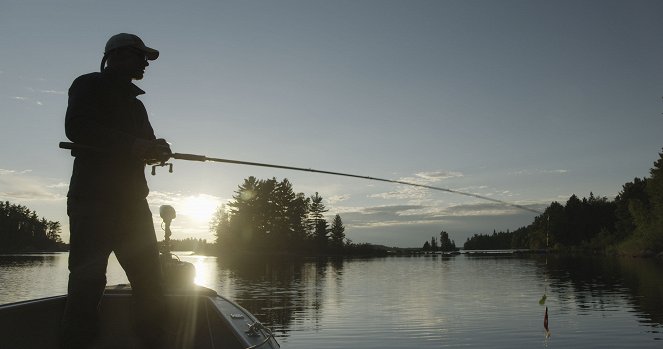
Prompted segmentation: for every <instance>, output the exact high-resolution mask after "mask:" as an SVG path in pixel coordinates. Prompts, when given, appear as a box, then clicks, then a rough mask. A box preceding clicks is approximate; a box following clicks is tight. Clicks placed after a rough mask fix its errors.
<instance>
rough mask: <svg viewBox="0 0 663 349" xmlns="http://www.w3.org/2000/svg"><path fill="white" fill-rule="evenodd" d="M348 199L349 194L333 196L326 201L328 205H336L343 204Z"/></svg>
mask: <svg viewBox="0 0 663 349" xmlns="http://www.w3.org/2000/svg"><path fill="white" fill-rule="evenodd" d="M348 199H350V195H349V194H342V195H334V196H331V197H329V198H327V199H326V201H327V202H329V204H330V205H334V204H337V203H339V202H343V201H346V200H348Z"/></svg>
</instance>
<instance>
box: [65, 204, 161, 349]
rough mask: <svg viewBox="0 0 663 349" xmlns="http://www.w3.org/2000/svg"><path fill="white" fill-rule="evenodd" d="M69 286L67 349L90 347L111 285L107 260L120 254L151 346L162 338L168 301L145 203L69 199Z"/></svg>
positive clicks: (139, 326) (139, 320) (141, 326)
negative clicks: (106, 291) (108, 283)
mask: <svg viewBox="0 0 663 349" xmlns="http://www.w3.org/2000/svg"><path fill="white" fill-rule="evenodd" d="M67 214H68V215H69V224H70V232H71V237H70V245H71V248H70V252H69V285H68V290H67V291H68V294H67V305H66V307H65V312H64V317H63V321H62V332H63V337H62V339H63V341H62V347H63V348H66V349H74V348H88V347H91V346H92V345H93V343H94V341H95V339H96V337H97V335H98V330H99V328H98V327H99V319H98V311H99V309H98V308H99V304H100V302H101V298H102V296H103V293H104V288H105V286H106V266H107V264H108V256H109V255H110V253H111V252H115V255H116V256H117V259H118V261H119V262H120V265H122V268H124V271H125V272H126V274H127V277H128V279H129V282H130V283H131V288H132V293H133V297H134V300H135V308H134V313H135V319H127V321H135V324H136V329H137V331H138V334H139V336H140V337H141V339H142V340H143V341H144V343H145V344H146V347H154V348H157V347H159V340H160V339H162V338H163V335H164V333H163V331H162V325H161V324H162V321H164V311H165V302H164V295H163V286H162V278H161V267H160V265H159V251H158V247H157V240H156V234H155V232H154V224H153V222H152V213H151V212H150V209H149V206H148V204H147V201H146V200H138V201H134V202H122V203H116V204H111V203H108V202H101V201H94V200H82V199H77V198H69V200H68V201H67Z"/></svg>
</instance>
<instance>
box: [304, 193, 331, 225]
mask: <svg viewBox="0 0 663 349" xmlns="http://www.w3.org/2000/svg"><path fill="white" fill-rule="evenodd" d="M308 209H309V210H308V211H309V214H308V220H307V226H308V229H309V231H310V232H314V231H315V230H316V229H317V227H318V224H319V223H320V221H322V220H324V213H325V212H327V208H326V207H325V205H324V204H323V203H322V196H320V194H318V192H317V191H316V192H315V194H314V195H311V197H310V204H309V208H308Z"/></svg>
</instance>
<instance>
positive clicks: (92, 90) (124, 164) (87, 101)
mask: <svg viewBox="0 0 663 349" xmlns="http://www.w3.org/2000/svg"><path fill="white" fill-rule="evenodd" d="M144 93H145V92H144V91H143V90H141V89H140V88H138V87H137V86H136V85H134V84H132V83H130V82H127V81H123V80H121V79H118V78H117V76H116V75H115V74H114V73H113V71H112V70H110V69H108V68H106V69H105V70H104V71H103V72H101V73H91V74H86V75H82V76H80V77H78V78H77V79H76V80H74V82H73V83H72V85H71V87H70V88H69V105H68V107H67V114H66V117H65V132H66V134H67V137H68V138H69V139H70V140H71V141H72V142H74V143H79V144H84V145H90V146H94V147H98V148H101V149H104V150H105V152H104V153H98V152H89V151H78V150H77V151H72V155H74V156H75V157H76V159H75V160H74V169H73V172H72V175H71V183H70V185H69V193H68V195H67V196H69V197H76V198H81V199H95V200H102V201H113V202H121V201H125V200H132V199H144V198H145V197H146V196H147V194H148V192H149V189H148V187H147V182H146V180H145V164H144V163H143V161H141V160H139V159H138V158H136V157H133V156H132V154H131V148H132V145H133V143H134V141H135V140H136V139H137V138H142V139H146V140H154V139H155V138H156V137H155V136H154V130H153V129H152V126H151V125H150V121H149V120H148V118H147V111H146V110H145V107H144V106H143V103H142V102H141V101H140V100H139V99H138V98H136V97H137V96H138V95H141V94H144Z"/></svg>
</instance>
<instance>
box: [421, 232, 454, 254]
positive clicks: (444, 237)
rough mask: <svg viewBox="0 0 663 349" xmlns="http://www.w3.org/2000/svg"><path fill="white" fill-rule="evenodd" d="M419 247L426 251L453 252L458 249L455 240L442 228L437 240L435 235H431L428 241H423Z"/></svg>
mask: <svg viewBox="0 0 663 349" xmlns="http://www.w3.org/2000/svg"><path fill="white" fill-rule="evenodd" d="M421 249H422V250H423V251H426V252H428V251H430V252H436V251H442V252H453V251H456V250H458V248H457V247H456V242H455V241H453V240H451V239H449V233H447V232H446V231H444V230H443V231H441V232H440V239H439V240H437V239H436V238H435V236H432V237H431V238H430V242H429V241H426V242H424V246H423V247H422V248H421Z"/></svg>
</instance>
